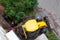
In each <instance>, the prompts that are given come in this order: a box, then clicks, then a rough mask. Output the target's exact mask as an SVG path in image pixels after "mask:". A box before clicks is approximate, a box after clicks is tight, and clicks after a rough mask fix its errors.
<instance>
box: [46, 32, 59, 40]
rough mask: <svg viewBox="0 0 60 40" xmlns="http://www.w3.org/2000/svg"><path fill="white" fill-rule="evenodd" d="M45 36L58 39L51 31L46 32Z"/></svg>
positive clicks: (53, 39)
mask: <svg viewBox="0 0 60 40" xmlns="http://www.w3.org/2000/svg"><path fill="white" fill-rule="evenodd" d="M46 36H47V37H48V39H49V40H59V39H58V38H57V36H56V35H55V34H54V33H53V32H47V33H46Z"/></svg>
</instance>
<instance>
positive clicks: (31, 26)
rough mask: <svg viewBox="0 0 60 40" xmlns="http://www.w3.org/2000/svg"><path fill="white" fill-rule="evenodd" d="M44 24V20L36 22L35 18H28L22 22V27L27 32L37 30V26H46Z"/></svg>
mask: <svg viewBox="0 0 60 40" xmlns="http://www.w3.org/2000/svg"><path fill="white" fill-rule="evenodd" d="M46 26H47V24H46V22H45V21H40V22H37V21H36V20H35V19H31V20H28V21H27V22H26V23H25V24H24V28H25V29H26V31H28V32H34V31H36V30H38V29H39V28H40V29H41V28H43V27H46Z"/></svg>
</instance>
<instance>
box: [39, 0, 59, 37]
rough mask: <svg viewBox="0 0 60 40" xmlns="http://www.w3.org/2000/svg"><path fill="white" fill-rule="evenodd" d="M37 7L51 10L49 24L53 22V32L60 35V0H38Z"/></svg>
mask: <svg viewBox="0 0 60 40" xmlns="http://www.w3.org/2000/svg"><path fill="white" fill-rule="evenodd" d="M38 2H39V5H38V7H42V8H45V9H47V11H49V10H50V11H49V12H51V13H52V15H51V14H50V17H51V19H52V22H51V24H52V23H53V24H54V27H53V28H54V29H55V32H56V33H57V35H58V36H60V0H38Z"/></svg>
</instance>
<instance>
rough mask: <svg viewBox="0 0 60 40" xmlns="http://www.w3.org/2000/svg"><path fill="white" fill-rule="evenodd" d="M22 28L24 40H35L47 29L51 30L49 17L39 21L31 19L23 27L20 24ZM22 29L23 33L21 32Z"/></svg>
mask: <svg viewBox="0 0 60 40" xmlns="http://www.w3.org/2000/svg"><path fill="white" fill-rule="evenodd" d="M19 25H20V26H19V28H20V35H21V34H23V35H24V36H23V35H21V36H22V39H23V38H24V39H23V40H34V39H35V38H37V37H38V36H39V35H40V34H42V33H45V32H46V31H47V28H49V27H48V26H50V25H49V22H48V19H47V17H44V18H43V20H39V21H37V19H29V20H27V21H26V22H25V23H23V25H21V23H20V24H19ZM21 29H22V31H23V32H21Z"/></svg>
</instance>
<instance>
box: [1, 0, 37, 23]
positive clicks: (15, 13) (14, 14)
mask: <svg viewBox="0 0 60 40" xmlns="http://www.w3.org/2000/svg"><path fill="white" fill-rule="evenodd" d="M0 4H2V5H3V6H4V7H5V8H6V9H5V14H6V15H7V16H9V18H10V19H11V20H12V19H13V20H15V22H16V23H17V22H18V20H23V19H24V17H25V16H26V15H28V14H30V12H31V11H33V9H34V8H36V7H37V4H38V3H37V0H0Z"/></svg>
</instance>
